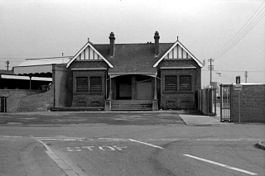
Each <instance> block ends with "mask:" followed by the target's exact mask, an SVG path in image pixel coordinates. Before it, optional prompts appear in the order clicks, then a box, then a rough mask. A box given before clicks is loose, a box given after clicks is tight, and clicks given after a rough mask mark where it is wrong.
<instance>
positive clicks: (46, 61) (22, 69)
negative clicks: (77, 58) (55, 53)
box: [14, 56, 72, 74]
mask: <svg viewBox="0 0 265 176" xmlns="http://www.w3.org/2000/svg"><path fill="white" fill-rule="evenodd" d="M71 58H72V56H64V57H49V58H31V59H26V60H25V61H24V62H22V63H21V64H19V65H18V66H15V67H14V73H15V74H30V73H32V74H34V73H51V72H52V65H53V64H66V63H67V62H68V61H69V60H70V59H71Z"/></svg>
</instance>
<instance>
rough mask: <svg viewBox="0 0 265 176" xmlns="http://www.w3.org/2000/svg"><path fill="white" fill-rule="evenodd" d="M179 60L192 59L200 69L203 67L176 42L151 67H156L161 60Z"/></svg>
mask: <svg viewBox="0 0 265 176" xmlns="http://www.w3.org/2000/svg"><path fill="white" fill-rule="evenodd" d="M163 59H167V60H180V59H187V60H188V59H189V60H191V59H193V60H194V61H195V62H196V63H197V64H198V65H199V66H200V67H202V66H203V64H202V62H201V61H200V60H199V59H197V58H196V57H195V56H194V55H193V54H192V53H191V52H190V51H189V50H188V49H187V48H186V47H185V46H184V45H183V44H182V43H180V41H178V40H177V41H176V42H175V43H174V44H173V45H172V46H171V47H170V48H169V50H168V51H167V52H166V53H165V54H164V55H163V56H162V57H161V58H160V59H159V60H158V61H157V62H156V63H155V64H154V65H153V67H157V66H158V64H159V63H160V62H161V61H162V60H163Z"/></svg>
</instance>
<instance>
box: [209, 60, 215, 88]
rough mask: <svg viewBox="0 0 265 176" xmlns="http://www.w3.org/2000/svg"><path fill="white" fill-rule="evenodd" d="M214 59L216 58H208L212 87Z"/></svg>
mask: <svg viewBox="0 0 265 176" xmlns="http://www.w3.org/2000/svg"><path fill="white" fill-rule="evenodd" d="M213 61H214V60H213V59H212V58H210V59H208V62H209V65H208V69H209V70H210V86H211V87H212V71H213V70H214V67H213Z"/></svg>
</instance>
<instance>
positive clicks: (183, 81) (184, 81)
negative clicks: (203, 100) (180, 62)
mask: <svg viewBox="0 0 265 176" xmlns="http://www.w3.org/2000/svg"><path fill="white" fill-rule="evenodd" d="M191 85H192V81H191V75H181V76H179V90H183V91H190V90H192V86H191Z"/></svg>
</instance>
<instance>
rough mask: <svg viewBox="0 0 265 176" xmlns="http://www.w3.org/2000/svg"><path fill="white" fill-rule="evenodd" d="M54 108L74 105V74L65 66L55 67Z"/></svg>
mask: <svg viewBox="0 0 265 176" xmlns="http://www.w3.org/2000/svg"><path fill="white" fill-rule="evenodd" d="M52 72H53V84H54V101H53V106H54V107H70V106H71V104H72V89H73V88H72V72H71V70H69V69H67V68H66V65H65V64H60V65H53V68H52Z"/></svg>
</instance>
